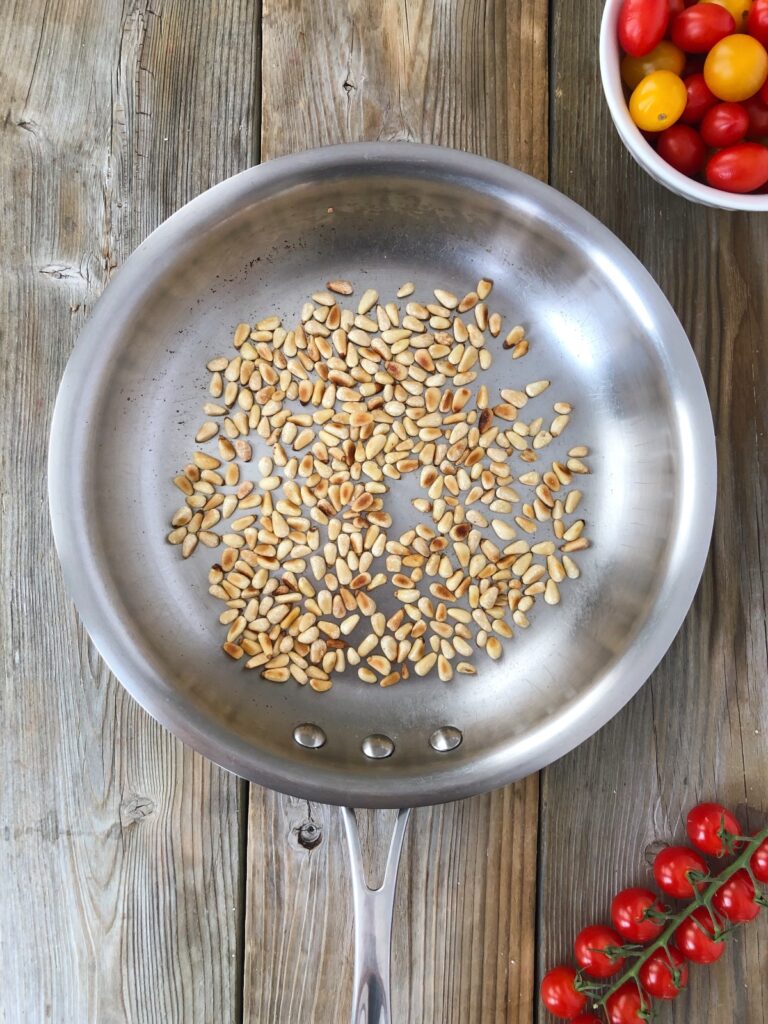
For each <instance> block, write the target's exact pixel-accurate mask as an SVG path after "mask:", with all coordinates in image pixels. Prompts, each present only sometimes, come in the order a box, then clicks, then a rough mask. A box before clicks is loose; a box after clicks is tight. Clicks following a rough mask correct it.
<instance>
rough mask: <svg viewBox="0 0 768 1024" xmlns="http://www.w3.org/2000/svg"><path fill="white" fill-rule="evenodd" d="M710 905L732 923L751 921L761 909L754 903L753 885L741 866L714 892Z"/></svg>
mask: <svg viewBox="0 0 768 1024" xmlns="http://www.w3.org/2000/svg"><path fill="white" fill-rule="evenodd" d="M712 905H713V907H714V908H715V910H716V911H717V912H718V913H719V914H722V915H723V917H724V918H726V919H727V920H728V921H730V922H731V923H732V924H742V923H743V922H744V921H753V920H754V919H755V918H756V917H757V915H758V914H759V913H760V910H761V909H762V908H761V907H760V904H759V903H755V885H754V882H753V881H752V879H751V878H750V877H749V873H748V872H747V871H745V870H744V869H743V868H742V870H741V871H737V872H736V874H735V875H732V876H731V877H730V878H729V879H728V881H727V882H726V883H725V885H721V886H720V888H719V889H718V890H717V892H716V893H715V896H714V899H713V900H712Z"/></svg>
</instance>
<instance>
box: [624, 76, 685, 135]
mask: <svg viewBox="0 0 768 1024" xmlns="http://www.w3.org/2000/svg"><path fill="white" fill-rule="evenodd" d="M687 100H688V93H687V92H686V88H685V84H684V83H683V80H682V78H680V76H679V75H676V74H675V73H674V72H672V71H652V72H651V73H650V75H646V76H645V78H644V79H643V80H642V82H641V83H640V84H639V85H638V86H637V88H636V89H635V91H634V92H633V93H632V95H631V96H630V98H629V113H630V115H631V117H632V120H633V121H634V122H635V124H636V125H637V127H638V128H641V129H642V130H643V131H644V132H663V131H664V129H665V128H669V127H671V126H672V125H673V124H674V123H675V121H677V120H679V118H680V115H681V114H682V112H683V111H684V110H685V104H686V102H687Z"/></svg>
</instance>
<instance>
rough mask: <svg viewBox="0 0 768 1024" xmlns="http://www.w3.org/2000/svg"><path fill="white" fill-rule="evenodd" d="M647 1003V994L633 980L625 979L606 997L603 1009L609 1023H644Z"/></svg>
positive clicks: (646, 1017) (646, 1016)
mask: <svg viewBox="0 0 768 1024" xmlns="http://www.w3.org/2000/svg"><path fill="white" fill-rule="evenodd" d="M649 1005H650V1004H649V1000H648V998H647V996H645V994H644V993H643V992H642V990H641V989H640V988H638V987H637V985H636V984H635V983H634V981H627V982H625V983H624V984H623V985H622V986H621V988H620V989H618V990H617V991H616V992H614V993H613V995H612V996H609V997H608V999H607V1000H606V1002H605V1009H606V1012H607V1014H608V1020H609V1021H610V1024H644V1022H645V1021H647V1019H648V1014H647V1011H648V1007H649Z"/></svg>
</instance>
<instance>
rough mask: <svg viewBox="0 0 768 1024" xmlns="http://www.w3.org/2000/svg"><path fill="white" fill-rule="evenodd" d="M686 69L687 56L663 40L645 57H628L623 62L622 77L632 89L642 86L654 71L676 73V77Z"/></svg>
mask: <svg viewBox="0 0 768 1024" xmlns="http://www.w3.org/2000/svg"><path fill="white" fill-rule="evenodd" d="M684 67H685V54H684V53H683V51H682V50H680V49H678V47H677V46H675V44H674V43H670V41H669V40H668V39H662V41H661V42H660V43H659V45H658V46H655V47H654V48H653V49H652V50H651V52H650V53H646V55H645V56H644V57H630V56H629V55H627V56H626V57H625V58H624V60H623V61H622V62H621V77H622V79H623V80H624V82H625V84H626V85H628V86H629V88H630V89H634V88H636V86H638V85H640V83H641V82H642V80H643V79H644V78H645V76H646V75H650V73H651V72H652V71H674V73H675V74H676V75H679V74H680V72H681V71H682V70H683V68H684Z"/></svg>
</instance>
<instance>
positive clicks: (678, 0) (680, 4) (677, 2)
mask: <svg viewBox="0 0 768 1024" xmlns="http://www.w3.org/2000/svg"><path fill="white" fill-rule="evenodd" d="M684 10H685V0H669V14H670V17H672V18H674V16H675V15H676V14H679V13H680V11H684Z"/></svg>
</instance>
